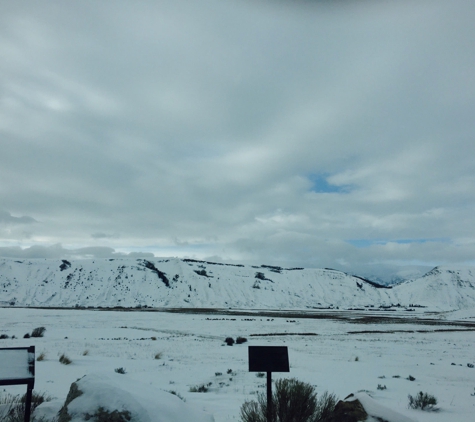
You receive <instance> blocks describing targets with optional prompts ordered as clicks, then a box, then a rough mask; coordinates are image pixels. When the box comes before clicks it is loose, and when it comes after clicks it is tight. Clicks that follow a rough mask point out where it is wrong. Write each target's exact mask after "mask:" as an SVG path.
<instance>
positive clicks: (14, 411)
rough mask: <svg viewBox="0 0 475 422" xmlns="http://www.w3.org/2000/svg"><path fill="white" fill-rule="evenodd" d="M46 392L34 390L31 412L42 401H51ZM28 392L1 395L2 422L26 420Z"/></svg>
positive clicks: (0, 418)
mask: <svg viewBox="0 0 475 422" xmlns="http://www.w3.org/2000/svg"><path fill="white" fill-rule="evenodd" d="M51 400H52V397H50V396H48V395H47V394H46V393H42V392H35V391H33V393H32V396H31V413H33V412H34V410H35V409H36V408H37V407H38V406H39V405H40V404H42V403H44V402H47V401H51ZM25 404H26V394H23V395H21V394H18V395H12V394H5V395H0V420H1V421H2V422H24V418H25V407H26V406H25Z"/></svg>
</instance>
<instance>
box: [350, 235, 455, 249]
mask: <svg viewBox="0 0 475 422" xmlns="http://www.w3.org/2000/svg"><path fill="white" fill-rule="evenodd" d="M346 242H347V243H349V244H350V245H353V246H356V247H357V248H369V247H370V246H373V245H386V244H387V243H398V244H400V245H407V244H411V243H429V242H434V243H450V242H451V240H450V239H449V238H445V237H436V238H421V239H347V240H346Z"/></svg>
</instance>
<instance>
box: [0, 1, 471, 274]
mask: <svg viewBox="0 0 475 422" xmlns="http://www.w3.org/2000/svg"><path fill="white" fill-rule="evenodd" d="M456 3H457V5H456V6H454V5H453V3H451V5H448V4H447V3H446V2H442V1H440V2H439V1H427V2H418V3H417V4H416V3H407V2H404V3H391V4H382V3H372V2H366V3H361V2H347V3H344V4H339V6H334V5H333V6H332V5H331V3H324V2H315V3H309V2H301V3H299V2H280V3H275V2H267V1H262V2H258V3H256V2H224V3H223V2H219V1H215V0H210V1H205V2H200V3H189V2H180V1H178V2H176V1H163V2H160V3H156V2H141V4H140V5H134V6H131V5H129V4H127V3H121V4H117V3H114V4H112V3H108V2H101V4H95V3H94V4H93V3H91V4H89V3H81V2H72V3H70V4H68V6H67V7H64V6H61V7H59V6H58V5H56V4H55V3H48V4H47V5H39V4H38V3H37V2H22V3H11V2H10V3H4V4H2V5H1V6H0V57H1V58H2V60H0V81H1V82H0V89H1V90H2V93H3V95H2V98H1V99H0V137H1V141H0V142H1V151H2V153H1V154H0V180H1V181H2V183H1V185H0V204H1V206H2V208H3V209H4V210H5V211H4V214H1V215H0V219H1V218H3V220H2V221H3V222H5V221H6V220H8V221H9V225H8V227H7V226H6V225H5V224H4V227H3V228H2V227H0V245H3V246H4V248H7V249H3V250H0V252H1V251H3V252H2V253H3V254H6V255H8V254H10V253H13V252H12V250H11V248H12V247H13V248H14V251H17V252H18V251H19V250H20V249H21V250H20V252H18V253H20V254H26V253H28V254H29V256H32V255H34V254H35V253H38V255H41V256H42V255H45V254H46V255H48V254H53V252H51V250H50V249H49V248H50V247H51V245H55V244H61V245H64V250H62V249H60V253H69V252H67V251H66V250H67V249H68V250H69V249H71V250H82V248H86V247H100V246H104V247H106V248H109V249H107V252H104V251H102V252H100V251H99V252H97V253H108V254H112V255H113V254H114V253H128V252H140V251H141V250H142V251H144V253H156V254H166V255H168V254H172V255H177V256H194V257H198V258H204V257H206V256H215V257H221V258H223V259H224V258H226V259H227V258H229V259H235V260H239V259H243V260H248V261H252V260H255V261H261V262H267V263H270V264H272V263H276V264H279V261H286V262H288V263H289V264H288V266H323V267H327V266H334V267H337V266H341V267H344V268H366V267H368V266H369V267H374V265H376V264H375V262H377V263H378V264H377V265H381V266H383V265H386V264H388V263H389V261H392V262H393V263H394V262H396V261H397V263H398V265H399V264H401V263H404V262H406V261H407V262H408V263H411V262H412V261H414V260H417V262H418V263H420V262H430V263H433V262H435V261H437V262H438V260H440V262H444V263H451V262H452V263H461V262H466V261H467V260H470V259H471V258H469V256H470V254H471V253H472V252H473V250H472V246H473V239H475V233H474V232H473V230H472V229H471V228H472V227H475V224H474V221H473V219H474V217H473V215H472V214H473V212H472V210H473V205H474V200H475V188H474V186H475V185H474V183H473V182H474V177H475V176H474V174H475V165H474V164H473V159H472V157H473V155H474V152H475V151H474V150H475V144H474V143H473V139H472V138H473V121H474V120H475V119H474V117H475V116H474V115H473V114H474V113H473V110H475V104H473V103H474V98H475V96H473V95H470V93H472V92H473V87H474V86H475V83H474V76H473V72H472V69H473V68H474V67H475V51H473V45H475V44H474V42H473V41H474V39H475V30H474V29H473V25H472V22H471V19H470V16H471V15H472V14H473V11H474V6H473V5H472V4H471V3H466V2H456ZM311 175H326V177H327V179H326V180H327V182H328V183H329V184H331V185H333V186H345V187H349V188H348V189H347V190H346V191H345V193H342V192H338V191H336V192H333V193H317V192H312V180H311ZM2 216H7V217H8V218H7V217H2ZM12 216H15V217H12ZM22 216H30V217H22ZM19 218H20V219H21V218H23V220H22V221H20V220H18V219H19ZM25 218H26V219H28V218H29V219H31V220H28V221H29V222H32V221H33V220H35V221H37V222H38V223H36V224H28V230H27V231H25V225H26V224H20V223H26V222H27V221H26V220H25ZM15 219H16V220H15ZM13 223H15V224H13ZM442 238H443V239H449V241H448V242H440V241H435V242H428V243H417V242H415V243H410V244H400V243H398V242H399V240H400V239H442ZM462 238H463V239H465V240H464V241H463V242H461V241H458V240H456V239H462ZM177 239H179V240H177ZM352 239H368V240H375V239H384V240H385V242H386V243H384V244H373V245H372V246H371V247H366V248H358V247H356V246H355V245H354V244H351V243H348V240H352ZM408 245H409V246H408ZM454 245H456V246H454ZM15 248H16V249H15ZM18 248H20V249H18ZM37 248H40V249H37ZM41 248H43V249H41ZM391 248H392V249H391ZM53 249H54V248H53ZM390 249H391V252H389V250H390ZM45 250H46V251H50V252H45ZM21 251H28V252H21ZM54 251H57V249H54ZM117 251H118V252H117ZM17 252H15V253H17ZM54 253H56V252H54ZM58 253H59V252H58ZM91 253H92V252H91ZM94 253H95V252H94ZM292 263H295V265H294V264H292ZM286 265H287V264H286ZM388 265H389V264H388Z"/></svg>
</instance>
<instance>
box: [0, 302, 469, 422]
mask: <svg viewBox="0 0 475 422" xmlns="http://www.w3.org/2000/svg"><path fill="white" fill-rule="evenodd" d="M467 312H468V311H464V313H463V315H462V314H460V315H458V314H457V315H455V314H449V315H447V314H446V315H445V316H444V317H443V318H442V316H440V315H439V316H437V315H432V316H430V317H431V318H435V319H437V321H438V324H437V325H428V324H426V323H422V322H421V321H418V320H417V319H414V320H411V321H409V320H408V319H407V318H410V317H411V318H414V317H415V315H411V316H410V317H409V316H407V313H406V315H403V314H402V313H401V314H400V315H401V316H403V317H404V318H406V319H405V320H402V319H397V318H395V317H396V316H397V314H395V313H393V314H392V315H390V317H391V318H394V320H393V321H392V322H387V321H386V322H385V323H382V322H379V323H378V322H376V321H375V322H371V323H363V322H361V321H360V322H358V320H353V321H352V320H351V319H349V318H346V319H328V318H326V319H311V318H296V317H295V316H293V317H292V318H288V317H285V316H283V317H277V316H275V317H269V316H260V315H259V314H256V315H255V316H249V315H245V316H240V315H238V314H235V315H229V314H221V315H220V314H217V313H211V314H191V313H187V314H185V313H169V312H137V311H135V312H125V311H115V312H114V311H94V310H56V309H49V310H44V309H21V308H0V321H1V323H0V334H7V335H8V336H9V337H11V336H13V335H15V336H16V337H17V338H16V339H11V338H8V339H4V340H0V347H15V346H29V345H35V346H36V355H37V356H38V355H39V354H40V353H42V352H43V353H44V354H45V359H44V360H43V361H40V362H36V384H35V390H37V391H42V392H47V393H48V394H50V395H52V396H54V397H57V398H58V399H60V400H61V401H64V399H65V398H66V395H67V393H68V390H69V386H70V384H71V383H72V382H74V381H76V380H77V379H78V378H80V377H82V376H83V375H85V374H101V373H106V374H113V376H114V377H122V378H118V379H120V380H123V383H124V385H125V384H127V383H133V382H136V381H140V382H141V383H142V385H143V388H144V391H145V390H146V391H147V394H149V393H150V391H156V390H166V391H169V390H173V391H175V392H177V393H178V394H179V395H181V396H182V397H183V398H185V399H186V402H187V403H189V404H192V405H194V406H197V407H198V408H201V409H203V410H205V411H206V412H208V413H210V414H212V415H213V416H214V418H215V420H216V422H224V421H233V420H236V421H237V420H239V409H240V406H241V404H242V403H243V401H244V400H246V399H252V398H253V397H255V394H256V392H257V391H264V389H265V378H259V377H258V376H256V374H255V373H250V372H248V346H249V345H285V346H288V350H289V360H290V373H280V374H279V373H276V374H274V379H276V378H278V377H296V378H298V379H299V380H302V381H305V382H308V383H311V384H313V385H315V386H316V389H317V391H318V392H324V391H325V390H328V391H330V392H333V393H335V394H336V395H337V396H338V397H339V398H344V397H346V396H347V395H348V394H350V393H356V392H358V391H361V390H364V391H366V392H369V394H370V395H371V396H372V397H373V398H374V399H375V400H376V401H378V402H379V403H381V404H383V405H385V406H388V407H390V408H391V409H393V410H395V411H397V412H399V413H402V414H403V415H406V416H408V417H410V418H412V419H414V420H416V421H420V422H424V421H433V422H437V421H454V422H455V421H457V422H469V421H470V422H472V421H473V420H474V414H475V395H474V393H475V368H470V367H469V366H468V365H467V364H475V347H474V346H475V331H469V328H467V327H463V326H457V325H452V324H451V323H450V322H451V316H452V318H454V317H455V316H456V317H457V318H462V317H463V318H464V320H463V321H465V322H472V323H473V322H475V319H474V318H473V315H472V314H471V313H470V312H468V313H467ZM348 315H351V313H349V314H348ZM355 315H356V314H355ZM418 316H419V317H420V315H418ZM355 321H356V322H355ZM40 326H44V327H46V332H45V336H44V337H43V338H30V339H23V335H24V334H25V333H27V332H30V333H31V331H32V330H33V328H35V327H40ZM445 329H447V330H460V331H437V330H445ZM462 330H464V331H462ZM355 332H356V333H355ZM275 333H280V334H281V335H270V336H253V335H252V334H275ZM282 333H287V334H288V335H282ZM298 333H307V334H308V333H314V334H317V335H297V334H298ZM228 336H231V337H233V338H236V337H237V336H243V337H246V338H247V339H248V342H247V343H244V344H241V345H234V346H232V347H229V346H226V345H223V344H224V342H223V341H224V339H225V338H226V337H228ZM63 353H64V354H66V355H67V356H68V357H69V358H70V359H71V360H72V361H73V362H72V363H71V364H70V365H63V364H61V363H60V362H59V361H58V359H59V356H60V355H61V354H63ZM157 354H159V356H157V357H159V359H156V355H157ZM0 365H1V362H0ZM116 368H124V369H125V371H126V373H125V374H123V375H119V374H116V373H115V371H114V370H115V369H116ZM409 375H411V376H412V377H414V378H415V380H414V381H410V380H408V379H407V378H408V377H409ZM208 384H209V391H208V392H207V393H197V392H195V393H194V392H190V388H191V387H194V386H200V385H208ZM378 384H379V385H381V386H386V389H384V390H379V389H378V388H377V387H378ZM3 388H5V391H7V392H11V393H17V392H23V390H24V388H23V387H22V386H18V387H2V389H3ZM419 391H423V392H428V393H430V394H432V395H434V396H435V397H437V399H438V401H439V404H438V406H439V407H440V411H439V412H422V411H416V410H410V409H408V408H407V404H408V399H407V396H408V394H412V395H415V394H416V393H417V392H419ZM144 394H145V393H144Z"/></svg>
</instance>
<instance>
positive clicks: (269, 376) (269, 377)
mask: <svg viewBox="0 0 475 422" xmlns="http://www.w3.org/2000/svg"><path fill="white" fill-rule="evenodd" d="M267 422H273V421H272V372H267Z"/></svg>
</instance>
